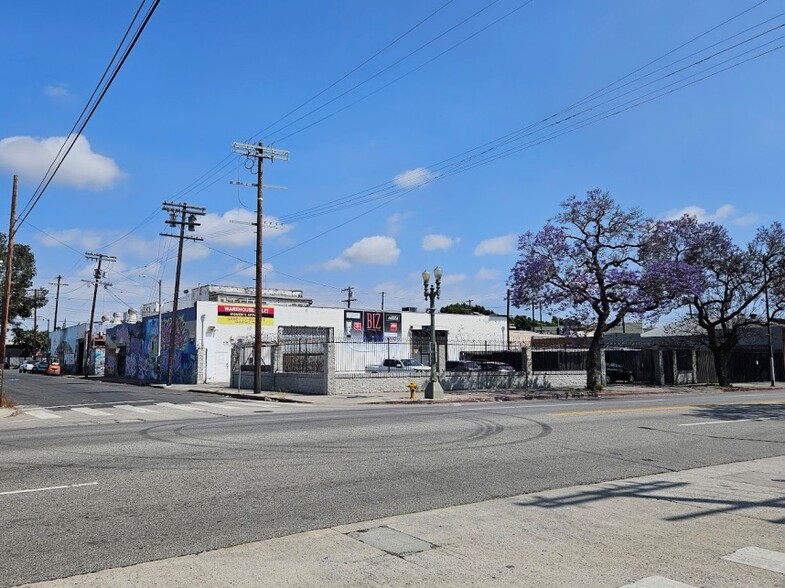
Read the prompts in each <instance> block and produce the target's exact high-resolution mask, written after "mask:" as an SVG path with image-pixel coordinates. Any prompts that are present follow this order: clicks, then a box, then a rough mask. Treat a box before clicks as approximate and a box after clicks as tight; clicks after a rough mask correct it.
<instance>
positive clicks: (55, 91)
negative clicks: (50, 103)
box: [44, 84, 71, 98]
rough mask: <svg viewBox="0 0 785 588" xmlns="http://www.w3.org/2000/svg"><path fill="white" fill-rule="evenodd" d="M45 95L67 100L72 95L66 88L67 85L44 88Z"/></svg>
mask: <svg viewBox="0 0 785 588" xmlns="http://www.w3.org/2000/svg"><path fill="white" fill-rule="evenodd" d="M44 94H46V95H47V96H49V97H50V98H65V97H67V96H70V95H71V94H70V93H69V92H68V88H66V86H65V84H57V85H56V86H46V87H45V88H44Z"/></svg>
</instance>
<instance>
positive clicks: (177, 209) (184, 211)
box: [159, 201, 206, 386]
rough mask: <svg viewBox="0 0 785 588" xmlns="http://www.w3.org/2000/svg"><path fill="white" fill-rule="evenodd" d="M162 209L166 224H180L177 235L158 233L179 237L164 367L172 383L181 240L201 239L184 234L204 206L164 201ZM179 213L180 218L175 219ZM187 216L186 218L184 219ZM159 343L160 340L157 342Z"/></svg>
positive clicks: (190, 227) (181, 253) (167, 381)
mask: <svg viewBox="0 0 785 588" xmlns="http://www.w3.org/2000/svg"><path fill="white" fill-rule="evenodd" d="M163 209H164V210H165V211H166V212H168V213H169V219H168V220H167V221H166V224H167V225H169V226H170V227H175V226H178V225H179V226H180V234H179V235H170V234H168V233H160V235H161V236H162V237H174V238H175V239H179V243H178V244H177V272H176V273H175V277H174V301H173V302H172V319H171V320H170V321H169V361H168V365H167V369H166V385H167V386H171V385H172V372H173V371H174V343H175V334H176V333H177V306H178V301H179V298H180V269H181V268H182V265H183V241H185V240H186V239H188V240H189V241H201V240H202V238H201V237H191V236H188V237H186V236H185V227H186V226H187V227H188V230H189V231H194V230H196V227H198V226H199V224H200V223H198V222H196V217H197V216H204V215H205V210H206V209H205V208H203V207H201V206H191V205H189V204H186V203H185V202H181V203H177V202H166V201H165V202H164V203H163ZM177 215H180V219H179V220H178V219H177ZM186 217H187V220H186ZM159 345H160V342H159Z"/></svg>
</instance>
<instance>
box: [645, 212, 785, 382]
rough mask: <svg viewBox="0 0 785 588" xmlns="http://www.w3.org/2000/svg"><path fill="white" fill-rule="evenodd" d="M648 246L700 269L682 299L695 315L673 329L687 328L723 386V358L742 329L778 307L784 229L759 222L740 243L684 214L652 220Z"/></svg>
mask: <svg viewBox="0 0 785 588" xmlns="http://www.w3.org/2000/svg"><path fill="white" fill-rule="evenodd" d="M649 247H650V248H651V252H652V254H655V253H656V255H658V256H659V257H661V258H667V259H670V260H672V261H678V262H683V263H686V264H688V265H690V266H691V267H693V268H697V269H699V270H700V271H701V273H702V274H703V275H702V279H701V282H702V284H703V287H702V288H701V289H700V290H699V291H696V292H693V293H692V294H691V295H690V296H688V297H686V298H685V300H684V302H686V303H687V304H689V305H690V306H691V307H692V309H691V310H692V311H694V316H695V318H694V319H693V320H692V321H690V320H686V319H685V320H684V321H682V325H681V326H680V327H679V330H680V331H681V332H682V333H685V332H686V333H690V332H691V333H692V336H691V337H690V338H691V339H692V340H693V341H694V342H696V343H697V344H698V345H701V346H705V347H707V348H708V349H709V350H710V351H711V352H712V356H713V360H714V369H715V372H716V374H717V381H718V383H719V384H720V385H721V386H729V385H730V383H731V382H730V377H729V374H728V358H729V356H730V352H731V351H732V350H733V348H734V347H736V345H737V344H738V343H739V339H740V337H741V336H742V334H743V332H744V331H745V330H747V329H749V328H750V327H752V326H757V327H760V326H764V325H766V322H767V320H768V317H769V316H771V317H772V318H775V319H776V318H777V316H778V315H779V314H781V313H782V312H783V300H782V293H783V292H785V230H783V228H782V225H780V223H777V222H775V223H772V224H771V225H770V226H768V227H761V228H759V229H758V231H757V233H756V235H755V237H754V239H753V240H752V241H751V242H750V243H749V244H748V245H747V247H745V248H742V247H739V246H737V245H736V244H734V243H733V241H732V240H731V238H730V236H729V235H728V232H727V230H726V229H725V228H724V227H721V226H719V225H717V224H715V223H699V222H698V221H697V220H696V219H695V218H694V217H691V216H684V217H682V218H680V219H677V220H673V221H661V222H658V223H656V224H655V226H654V230H653V231H652V236H651V238H650V240H649ZM767 291H768V293H769V294H770V295H771V300H770V305H769V309H768V314H767V309H766V303H765V297H766V294H767ZM685 325H690V328H689V329H685Z"/></svg>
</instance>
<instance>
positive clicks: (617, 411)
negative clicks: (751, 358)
mask: <svg viewBox="0 0 785 588" xmlns="http://www.w3.org/2000/svg"><path fill="white" fill-rule="evenodd" d="M762 404H780V405H785V402H783V401H782V400H763V401H760V402H725V403H723V402H711V403H708V404H681V405H678V406H649V407H641V408H600V409H595V410H574V411H570V412H551V413H548V416H585V415H590V414H591V415H595V414H625V413H630V412H660V411H667V410H694V409H698V408H710V407H726V406H759V405H762Z"/></svg>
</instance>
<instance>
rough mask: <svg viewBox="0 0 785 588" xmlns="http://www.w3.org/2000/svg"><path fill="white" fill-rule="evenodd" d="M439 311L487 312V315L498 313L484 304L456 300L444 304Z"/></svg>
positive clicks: (457, 312)
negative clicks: (452, 302) (453, 302)
mask: <svg viewBox="0 0 785 588" xmlns="http://www.w3.org/2000/svg"><path fill="white" fill-rule="evenodd" d="M439 312H442V313H444V314H485V315H492V314H496V313H495V312H493V311H492V310H488V309H487V308H485V307H484V306H480V305H479V304H468V303H466V302H456V303H455V304H448V305H447V306H442V307H441V309H440V310H439Z"/></svg>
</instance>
